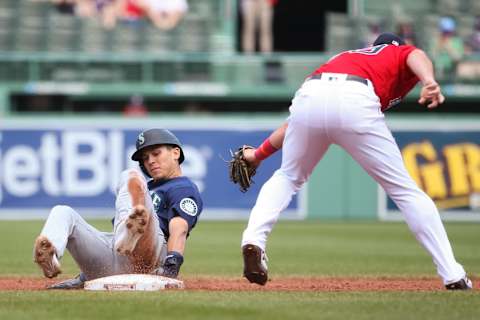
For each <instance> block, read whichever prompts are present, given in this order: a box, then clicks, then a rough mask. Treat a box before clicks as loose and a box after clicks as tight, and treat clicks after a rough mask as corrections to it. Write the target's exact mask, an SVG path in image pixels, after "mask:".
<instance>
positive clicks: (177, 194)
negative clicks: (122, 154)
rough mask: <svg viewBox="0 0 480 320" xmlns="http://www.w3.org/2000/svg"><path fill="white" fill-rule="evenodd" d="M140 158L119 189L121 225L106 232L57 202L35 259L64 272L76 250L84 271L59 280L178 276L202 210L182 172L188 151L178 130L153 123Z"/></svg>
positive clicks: (69, 284) (51, 271)
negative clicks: (62, 264)
mask: <svg viewBox="0 0 480 320" xmlns="http://www.w3.org/2000/svg"><path fill="white" fill-rule="evenodd" d="M136 149H137V150H136V151H135V153H134V154H133V155H132V160H134V161H138V163H139V166H140V169H141V171H142V172H143V174H145V175H146V176H147V177H149V178H151V179H150V180H149V181H148V182H147V180H146V179H145V177H144V175H143V174H142V172H140V170H136V169H130V170H126V171H124V172H123V173H122V175H121V179H120V181H119V185H118V187H117V190H116V192H117V193H116V202H115V208H116V213H115V218H114V220H113V232H112V233H105V232H100V231H98V230H97V229H95V228H94V227H92V226H91V225H89V224H88V223H87V222H86V221H85V220H83V219H82V217H81V216H80V215H79V214H78V213H77V212H76V211H75V210H73V209H72V208H71V207H68V206H55V207H54V208H53V209H52V210H51V212H50V214H49V216H48V219H47V221H46V222H45V226H44V227H43V230H42V231H41V233H40V235H39V236H38V237H37V239H36V240H35V244H34V261H35V262H36V263H37V264H38V265H39V267H40V268H41V269H42V270H43V273H44V275H45V276H46V277H48V278H53V277H55V276H57V275H58V274H59V273H60V272H61V270H60V263H59V260H60V258H61V257H62V256H63V254H64V252H65V249H68V251H69V252H70V254H71V255H72V257H73V259H74V260H75V261H76V263H77V264H78V266H79V268H80V270H81V274H80V276H79V277H77V278H76V279H71V280H67V281H64V282H61V283H59V284H56V285H54V286H53V287H52V288H55V289H70V288H77V287H82V286H83V282H84V281H85V280H91V279H95V278H100V277H104V276H110V275H114V274H123V273H156V274H159V275H163V276H167V277H172V278H176V277H177V275H178V273H179V271H180V266H181V265H182V263H183V260H184V258H183V252H184V249H185V242H186V239H187V237H188V234H189V232H190V231H191V230H192V228H193V227H194V226H195V224H196V223H197V220H198V217H199V215H200V213H201V211H202V206H203V204H202V199H201V198H200V194H199V191H198V189H197V187H196V186H195V184H194V183H193V182H192V181H190V179H188V178H186V177H183V176H182V171H181V168H180V164H181V163H182V162H183V161H184V159H185V156H184V153H183V150H182V146H181V143H180V141H179V140H178V139H177V137H175V135H173V134H172V133H171V132H170V131H168V130H164V129H151V130H147V131H144V132H142V133H141V134H140V135H139V136H138V138H137V141H136Z"/></svg>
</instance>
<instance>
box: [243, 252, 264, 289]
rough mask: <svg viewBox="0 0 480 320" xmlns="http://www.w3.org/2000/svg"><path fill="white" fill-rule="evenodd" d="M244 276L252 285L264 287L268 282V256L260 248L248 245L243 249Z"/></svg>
mask: <svg viewBox="0 0 480 320" xmlns="http://www.w3.org/2000/svg"><path fill="white" fill-rule="evenodd" d="M242 253H243V276H244V277H245V278H247V279H248V281H250V282H251V283H256V284H259V285H262V286H264V285H265V284H266V283H267V280H268V271H267V269H268V268H267V256H266V255H265V252H264V251H263V250H262V249H260V248H259V247H258V246H255V245H253V244H246V245H244V246H243V247H242Z"/></svg>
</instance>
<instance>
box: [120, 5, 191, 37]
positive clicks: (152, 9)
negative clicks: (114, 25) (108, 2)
mask: <svg viewBox="0 0 480 320" xmlns="http://www.w3.org/2000/svg"><path fill="white" fill-rule="evenodd" d="M116 2H117V3H116V8H117V9H116V11H117V15H118V16H119V17H120V18H121V19H123V20H126V21H129V22H136V21H139V20H141V19H143V18H144V17H147V18H148V19H150V21H151V22H152V23H153V24H154V25H155V26H156V27H157V28H159V29H162V30H170V29H173V28H174V27H175V26H177V24H178V23H179V22H180V20H181V19H182V18H183V17H184V16H185V14H186V13H187V11H188V3H187V1H186V0H116Z"/></svg>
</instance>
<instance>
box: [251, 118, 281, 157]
mask: <svg viewBox="0 0 480 320" xmlns="http://www.w3.org/2000/svg"><path fill="white" fill-rule="evenodd" d="M287 126H288V123H287V122H285V123H284V124H282V125H281V126H280V127H279V128H277V129H276V130H275V131H274V132H272V134H271V135H270V136H269V137H268V138H267V139H266V140H265V141H264V142H263V143H262V144H261V145H260V146H259V147H258V148H257V149H256V150H255V158H256V159H257V160H259V161H261V160H264V159H266V158H268V157H269V156H271V155H272V154H274V153H275V152H276V151H278V150H279V149H281V148H282V145H283V139H284V138H285V132H286V130H287Z"/></svg>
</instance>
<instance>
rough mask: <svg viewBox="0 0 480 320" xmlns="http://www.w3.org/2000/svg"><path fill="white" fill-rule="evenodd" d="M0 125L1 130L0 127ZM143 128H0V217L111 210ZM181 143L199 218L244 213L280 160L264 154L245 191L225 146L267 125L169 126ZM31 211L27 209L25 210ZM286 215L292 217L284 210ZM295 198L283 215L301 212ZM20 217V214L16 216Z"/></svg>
mask: <svg viewBox="0 0 480 320" xmlns="http://www.w3.org/2000/svg"><path fill="white" fill-rule="evenodd" d="M0 130H1V129H0ZM141 130H142V129H122V128H119V129H116V128H113V129H89V130H80V129H63V128H60V129H57V128H53V129H51V130H47V129H44V130H21V129H18V130H17V129H4V130H1V131H0V208H1V209H0V217H2V216H5V215H8V214H10V213H12V212H16V213H18V214H21V215H22V214H23V215H26V212H34V216H33V217H38V215H37V212H41V213H42V216H45V215H46V214H47V213H48V211H49V209H50V208H51V207H52V206H54V205H57V204H67V205H70V206H72V207H74V208H75V209H76V210H78V212H79V213H80V214H82V216H85V217H99V216H101V217H104V216H111V215H113V210H114V206H115V204H114V200H115V197H114V194H115V189H116V186H117V183H118V178H119V176H120V172H122V171H123V170H124V169H126V168H129V167H133V166H136V162H133V161H131V160H130V155H131V154H132V153H133V151H134V150H135V140H136V137H137V135H138V133H139V132H140V131H141ZM173 131H174V132H175V134H176V135H177V136H178V138H179V139H180V140H181V141H182V143H183V148H184V152H185V155H186V160H185V162H184V163H183V164H182V170H183V174H184V175H186V176H188V177H190V178H191V179H192V180H193V181H194V182H195V183H196V184H197V186H198V187H199V189H200V191H201V193H202V197H203V199H204V203H205V206H204V207H205V210H204V214H202V215H203V218H209V217H210V218H246V217H248V213H249V210H250V209H251V207H252V206H253V205H254V203H255V200H256V195H257V194H258V191H259V188H260V186H261V185H262V184H263V183H264V182H265V181H266V179H267V178H268V177H269V176H270V175H271V174H272V173H273V171H274V170H275V169H276V168H277V167H278V166H279V165H280V156H279V155H277V156H275V157H272V159H268V160H267V161H265V162H264V163H263V164H262V170H261V171H260V172H259V173H258V174H257V176H256V177H255V179H254V180H255V182H256V183H255V184H254V186H253V188H252V190H250V191H249V192H248V193H247V194H243V193H241V192H240V191H239V190H238V186H235V185H233V184H232V183H231V182H230V181H229V179H228V170H227V164H226V163H225V161H224V160H223V159H222V157H223V158H228V155H229V152H228V150H230V149H232V147H234V146H238V145H242V144H244V143H251V144H259V143H261V141H262V140H263V139H264V137H265V136H268V134H269V132H270V131H269V130H261V131H252V132H237V131H234V130H201V129H197V130H193V129H192V130H173ZM29 210H30V211H29ZM289 215H290V216H289ZM300 216H301V213H300V211H299V201H298V199H297V198H295V199H294V201H292V204H291V205H290V206H289V210H288V213H287V217H290V218H295V217H300ZM19 218H21V216H19Z"/></svg>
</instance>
